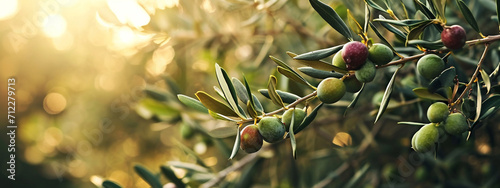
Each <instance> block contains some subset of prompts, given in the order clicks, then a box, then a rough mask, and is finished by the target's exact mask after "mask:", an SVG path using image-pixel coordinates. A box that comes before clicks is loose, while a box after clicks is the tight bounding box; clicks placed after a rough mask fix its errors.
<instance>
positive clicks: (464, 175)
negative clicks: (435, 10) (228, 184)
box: [0, 0, 500, 187]
mask: <svg viewBox="0 0 500 188" xmlns="http://www.w3.org/2000/svg"><path fill="white" fill-rule="evenodd" d="M325 2H327V3H328V4H329V5H331V6H332V7H334V8H335V10H337V11H338V13H339V14H340V15H341V16H342V17H343V18H346V14H347V8H349V9H350V10H352V13H353V15H354V16H355V17H356V18H357V19H358V21H362V20H363V15H364V12H363V11H362V10H364V7H362V6H361V5H362V4H363V3H362V1H359V0H357V1H325ZM404 2H405V3H410V2H411V1H407V0H405V1H404ZM491 2H493V1H487V0H484V1H478V2H474V1H472V2H470V3H469V4H470V5H473V7H474V13H475V14H476V15H479V14H480V13H481V12H483V13H485V14H486V13H489V14H491V15H494V14H495V11H494V9H493V10H492V9H491V7H489V6H488V5H491ZM488 3H490V4H488ZM408 9H412V7H411V6H410V7H408ZM396 10H397V9H396ZM413 10H414V7H413ZM399 12H401V11H400V10H399ZM450 12H452V11H450ZM450 14H452V13H450ZM477 18H478V20H479V22H480V24H481V26H483V25H484V29H483V30H484V31H485V33H488V32H489V31H495V30H496V29H497V28H496V26H494V25H490V26H488V25H487V24H485V23H489V22H491V20H490V18H489V17H488V18H486V17H484V18H483V17H480V16H479V17H477ZM460 19H461V18H460V17H454V18H451V19H449V22H451V23H453V22H455V23H460V22H461V20H460ZM462 22H463V20H462ZM464 27H466V29H468V30H470V28H469V27H468V26H464ZM490 33H491V32H490ZM469 35H470V36H468V37H470V38H477V37H478V36H477V35H474V34H469ZM372 36H374V35H372ZM387 37H388V39H390V40H391V41H393V40H395V39H394V36H393V35H390V34H387ZM375 40H376V39H375ZM0 41H1V43H0V44H1V46H0V82H1V83H2V84H0V86H2V87H1V88H0V100H1V102H0V104H2V105H1V106H2V109H0V112H1V114H7V112H6V108H4V106H6V100H3V99H5V98H7V87H6V83H7V79H8V78H10V77H15V79H16V85H15V88H16V95H15V97H16V114H15V115H16V121H17V125H18V129H17V135H16V156H17V158H16V160H17V161H16V162H17V163H16V179H17V180H16V182H15V185H16V186H18V187H98V186H96V184H97V185H99V184H100V182H102V181H103V180H106V179H108V180H112V181H114V182H117V183H119V184H120V185H122V186H124V187H148V185H147V184H146V182H144V181H143V180H142V179H140V178H139V176H138V175H137V174H136V173H135V172H134V170H133V165H135V164H142V165H144V166H145V167H147V168H149V169H151V170H152V171H154V172H159V168H158V167H159V166H160V165H162V164H165V163H166V162H167V161H182V162H186V163H196V161H197V160H198V159H201V160H202V161H203V162H204V164H206V165H207V166H208V167H209V168H210V169H211V170H212V171H213V172H214V173H217V172H218V171H220V170H221V169H224V168H226V167H227V166H229V165H231V164H233V163H234V161H228V160H227V158H228V156H229V152H230V148H231V147H232V143H233V140H234V136H232V137H229V138H213V137H211V136H210V134H208V133H207V131H206V130H209V129H213V128H214V127H224V126H232V124H228V123H226V122H224V121H220V120H213V119H212V118H211V117H210V116H208V115H206V114H200V113H196V112H195V111H194V110H192V109H188V108H187V107H184V106H183V105H182V104H180V103H179V102H178V101H177V98H176V94H180V93H182V94H185V95H188V96H191V97H194V93H195V92H196V91H198V90H204V91H208V92H209V93H211V94H215V91H213V86H214V85H217V81H216V77H215V74H214V72H215V71H214V65H215V63H219V64H220V65H221V66H222V67H224V69H225V70H226V71H227V72H228V74H229V75H230V76H232V77H236V78H238V79H242V76H243V75H245V77H246V79H247V80H248V81H249V83H250V85H251V87H252V88H254V89H255V91H253V92H254V93H256V94H258V92H257V89H259V88H266V84H267V78H268V75H270V74H275V67H276V65H275V64H274V63H272V61H270V60H269V58H268V56H269V55H273V56H276V57H278V58H280V59H283V60H285V61H286V62H287V63H289V64H291V65H292V66H296V65H298V64H296V63H295V62H293V61H291V60H290V58H289V57H288V56H287V55H286V53H285V52H286V51H293V52H296V53H303V52H307V51H311V50H315V49H320V48H325V47H330V46H333V45H337V44H342V43H345V42H346V39H344V38H343V37H342V36H341V35H339V34H338V33H336V32H335V31H334V30H332V29H331V28H330V26H328V25H327V24H326V23H325V22H324V21H323V20H322V19H321V18H320V17H319V15H318V14H317V13H316V12H314V10H313V9H312V8H311V7H310V5H309V3H308V1H301V0H255V1H247V0H85V1H84V0H0ZM480 50H481V49H477V51H478V52H479V53H478V54H480ZM497 51H498V50H496V51H495V53H497ZM413 52H414V51H413ZM475 52H476V51H475V50H474V49H472V50H471V51H470V53H469V54H466V55H464V56H466V57H468V58H469V59H473V58H476V56H475V55H474V53H475ZM411 53H412V52H409V54H411ZM457 63H460V62H459V61H457ZM494 63H497V62H494ZM460 65H462V66H465V67H466V68H473V66H472V65H470V63H469V64H467V62H465V63H462V64H460ZM486 69H487V70H489V71H491V70H492V69H493V64H489V65H487V67H486ZM412 70H413V69H411V66H410V68H409V69H408V70H405V71H403V73H402V74H403V76H401V77H399V78H398V81H401V80H402V79H403V78H405V77H410V78H411V79H408V80H409V81H408V80H407V81H408V82H406V83H410V84H409V85H408V84H405V85H402V84H399V85H398V87H400V88H404V87H409V86H411V84H416V83H415V82H416V81H413V80H412V79H413V78H414V77H415V76H414V73H413V72H412ZM391 74H392V73H391V72H390V71H389V70H388V71H386V72H385V73H382V74H379V75H378V76H377V78H376V81H375V82H374V83H373V84H370V85H369V87H368V89H367V90H368V92H366V93H364V97H361V99H360V100H361V101H360V103H359V104H360V105H358V106H357V108H356V109H355V110H352V112H350V113H348V114H347V116H346V117H343V113H344V110H345V105H344V106H342V104H343V103H341V104H340V105H339V106H329V107H328V108H325V109H322V111H321V113H320V115H319V117H320V118H318V120H316V122H315V124H314V128H309V129H308V130H306V131H304V132H303V133H302V134H301V135H298V137H297V139H298V148H299V151H298V152H299V154H298V158H297V160H293V159H292V157H291V153H290V144H289V143H288V142H281V143H279V144H276V145H273V146H271V147H268V148H269V149H267V150H266V151H264V152H262V155H263V159H262V160H259V161H258V162H255V163H252V164H251V165H254V166H256V168H245V169H246V170H245V171H243V172H241V173H240V172H235V173H233V174H230V175H229V176H228V177H227V179H228V181H235V182H246V183H247V184H244V185H251V184H250V182H249V181H248V178H249V177H246V176H248V172H255V173H256V174H258V175H252V176H253V177H252V176H250V179H252V178H253V179H252V180H253V183H254V184H256V185H261V186H264V187H268V186H272V187H278V186H281V187H289V186H301V185H302V186H307V187H309V186H311V185H314V184H316V183H318V182H319V183H325V182H326V183H331V182H329V180H333V179H338V180H340V181H336V182H334V183H333V184H334V185H345V184H346V183H350V184H348V185H351V186H354V185H358V186H361V185H366V186H368V187H370V186H375V187H378V186H382V187H384V186H390V185H402V186H409V185H420V186H424V187H425V186H428V185H435V184H442V185H466V186H476V185H478V186H479V185H485V184H486V183H491V184H486V185H487V186H488V185H498V180H495V179H494V177H498V175H499V171H498V165H499V164H500V163H499V161H498V159H499V158H498V156H499V148H498V143H499V140H498V137H495V135H496V134H497V133H500V129H499V126H498V122H495V121H494V120H495V119H496V120H498V118H499V117H498V114H497V115H496V116H495V117H492V118H490V119H489V120H488V122H487V123H484V124H485V125H487V126H483V127H481V128H480V129H478V130H477V133H476V139H474V141H471V142H467V143H466V142H464V141H460V139H458V138H455V139H450V140H449V141H448V142H446V143H445V146H449V147H444V149H443V150H442V151H443V152H442V153H439V156H440V158H439V160H437V162H436V161H433V159H432V157H429V159H426V158H425V157H422V159H421V158H419V159H418V163H416V162H415V163H411V160H417V159H412V158H411V157H412V155H411V154H412V150H411V149H410V147H409V139H410V138H411V135H412V134H413V133H414V132H415V131H416V130H417V129H418V128H417V127H407V126H402V125H397V124H396V122H397V121H401V120H406V121H412V120H413V121H421V120H420V119H419V113H421V111H422V107H418V105H423V106H425V105H428V104H430V103H428V102H427V103H425V102H422V103H421V102H420V101H411V102H410V103H408V102H407V101H405V98H406V97H404V96H402V95H401V96H399V98H396V99H395V104H394V107H399V109H398V110H393V111H390V110H389V111H388V113H387V114H386V116H387V118H386V119H384V120H382V121H381V122H380V123H378V124H377V125H373V123H372V122H373V110H374V109H375V108H376V105H374V104H372V103H371V101H372V96H373V95H375V93H377V92H378V91H383V89H384V88H385V85H384V83H386V82H387V81H388V79H389V78H390V75H391ZM278 79H279V84H280V85H279V86H278V87H279V89H281V90H286V91H290V92H293V93H295V94H297V95H301V96H303V95H305V94H307V93H308V92H311V91H310V90H307V89H306V88H304V87H302V86H298V85H296V84H295V83H293V82H289V81H288V80H287V79H286V78H284V77H278ZM311 82H312V83H316V84H317V83H318V82H319V80H312V79H311ZM258 97H259V98H260V99H262V100H261V101H266V99H265V98H264V97H262V96H261V95H260V94H258ZM351 98H352V97H351ZM349 99H350V98H349V97H347V99H345V101H344V102H345V103H346V104H348V100H349ZM264 107H265V108H266V109H269V111H270V110H273V109H276V107H275V106H273V105H272V104H271V102H270V101H266V102H265V103H264ZM424 109H425V108H424ZM370 112H371V113H370ZM360 114H361V117H363V118H359V117H360ZM5 116H6V115H5ZM5 116H4V115H0V121H1V122H6V121H7V119H6V117H5ZM1 130H4V127H3V123H2V128H1ZM4 132H5V131H2V134H1V136H0V137H1V139H0V145H2V146H1V147H0V148H1V151H0V154H1V156H0V159H1V161H7V158H8V155H7V152H6V151H7V149H6V146H7V143H8V141H9V140H8V138H7V137H6V135H5V134H4ZM244 156H245V154H243V152H240V153H239V154H238V156H237V158H236V161H237V160H238V159H240V158H242V157H244ZM419 157H421V156H419ZM408 161H410V162H408ZM406 163H408V164H409V165H406ZM346 164H347V166H346ZM367 164H368V166H367ZM402 164H403V165H402ZM0 166H1V168H2V170H1V171H2V173H1V174H2V176H4V177H2V178H1V182H2V185H4V184H5V185H10V184H12V181H10V180H8V179H7V178H6V176H7V172H6V171H5V170H4V169H7V166H6V164H5V163H2V165H0ZM339 166H340V167H345V169H341V170H342V171H337V172H339V173H338V174H336V172H335V171H334V170H336V169H337V167H339ZM402 166H403V167H402ZM347 167H348V168H347ZM406 168H408V169H406ZM252 170H254V171H252ZM255 170H257V171H255ZM245 172H246V173H245ZM176 173H177V175H178V176H181V177H182V176H183V175H185V172H183V171H182V170H179V169H177V170H176ZM255 173H253V174H255ZM403 173H404V174H403ZM356 174H358V175H357V176H358V178H357V179H354V180H353V177H356ZM209 177H211V176H209ZM299 177H301V178H299ZM243 180H245V181H243ZM162 181H164V182H165V183H166V182H168V180H166V179H162ZM359 182H362V183H359ZM415 182H420V183H419V184H415ZM421 182H424V183H421ZM196 185H197V184H193V187H196ZM327 185H328V184H327ZM330 185H332V184H330Z"/></svg>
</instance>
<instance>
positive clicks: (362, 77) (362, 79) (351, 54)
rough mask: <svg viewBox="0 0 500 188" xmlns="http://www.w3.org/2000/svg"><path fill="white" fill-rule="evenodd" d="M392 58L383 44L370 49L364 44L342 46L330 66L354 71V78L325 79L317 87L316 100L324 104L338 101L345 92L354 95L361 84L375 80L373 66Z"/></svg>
mask: <svg viewBox="0 0 500 188" xmlns="http://www.w3.org/2000/svg"><path fill="white" fill-rule="evenodd" d="M393 57H394V53H393V52H392V50H391V49H390V48H389V47H387V46H386V45H383V44H379V43H377V44H373V45H372V46H371V47H370V49H368V48H367V47H366V45H365V44H363V43H361V42H358V41H352V42H348V43H346V44H345V45H344V47H343V48H342V50H340V51H339V52H337V53H336V54H335V55H334V56H333V60H332V64H333V65H334V66H336V67H339V68H343V69H347V70H352V71H355V73H354V75H355V76H347V77H344V79H343V80H341V79H338V78H327V79H324V80H323V81H321V83H320V84H319V85H318V90H317V92H318V98H319V100H320V101H321V102H324V103H335V102H337V101H339V100H340V99H341V98H342V97H343V96H344V94H345V92H350V93H356V92H358V91H359V90H360V89H361V87H362V85H363V84H362V83H368V82H371V81H372V80H373V79H374V78H375V74H376V68H375V65H384V64H387V63H389V62H390V61H391V60H392V58H393Z"/></svg>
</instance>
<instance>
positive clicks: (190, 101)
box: [177, 94, 208, 113]
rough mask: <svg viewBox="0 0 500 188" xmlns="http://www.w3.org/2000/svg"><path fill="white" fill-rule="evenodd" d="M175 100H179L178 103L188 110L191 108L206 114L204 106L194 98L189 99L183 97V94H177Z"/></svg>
mask: <svg viewBox="0 0 500 188" xmlns="http://www.w3.org/2000/svg"><path fill="white" fill-rule="evenodd" d="M177 98H178V99H179V101H181V102H182V104H184V105H186V106H188V107H190V108H193V109H195V110H197V111H200V112H203V113H208V109H207V108H206V107H205V106H203V104H202V103H201V102H200V101H198V100H196V99H194V98H191V97H189V96H186V95H183V94H178V95H177Z"/></svg>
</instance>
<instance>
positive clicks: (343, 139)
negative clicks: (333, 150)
mask: <svg viewBox="0 0 500 188" xmlns="http://www.w3.org/2000/svg"><path fill="white" fill-rule="evenodd" d="M333 144H335V145H338V146H340V147H345V146H350V145H352V138H351V135H349V134H348V133H345V132H339V133H337V134H336V135H335V137H334V138H333Z"/></svg>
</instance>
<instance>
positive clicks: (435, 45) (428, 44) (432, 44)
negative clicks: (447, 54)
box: [408, 40, 444, 50]
mask: <svg viewBox="0 0 500 188" xmlns="http://www.w3.org/2000/svg"><path fill="white" fill-rule="evenodd" d="M408 45H419V46H422V47H424V48H426V49H429V50H437V49H439V48H442V47H443V46H444V45H443V42H442V41H441V40H437V41H425V40H409V41H408Z"/></svg>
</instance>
